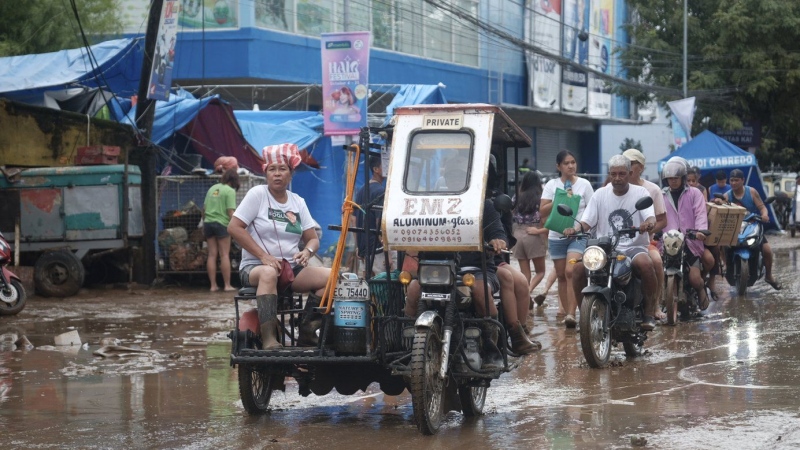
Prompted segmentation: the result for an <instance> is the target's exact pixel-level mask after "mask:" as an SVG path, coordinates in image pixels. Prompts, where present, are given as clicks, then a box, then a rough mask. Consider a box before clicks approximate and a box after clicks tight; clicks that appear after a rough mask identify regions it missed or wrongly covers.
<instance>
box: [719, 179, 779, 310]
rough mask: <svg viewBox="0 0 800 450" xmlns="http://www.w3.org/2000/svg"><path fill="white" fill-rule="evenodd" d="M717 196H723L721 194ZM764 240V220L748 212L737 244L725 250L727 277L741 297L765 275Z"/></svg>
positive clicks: (772, 200)
mask: <svg viewBox="0 0 800 450" xmlns="http://www.w3.org/2000/svg"><path fill="white" fill-rule="evenodd" d="M715 196H716V197H717V198H723V197H722V196H721V195H720V194H716V195H715ZM774 201H775V197H769V198H767V199H766V200H765V201H764V204H765V205H770V204H771V203H772V202H774ZM728 204H730V202H728ZM763 242H764V222H763V221H762V220H761V216H759V215H758V214H755V213H752V212H751V213H747V215H745V216H744V219H743V220H742V224H741V226H740V227H739V238H738V240H737V244H736V245H734V246H731V247H728V249H727V251H726V252H725V279H726V280H727V281H728V284H730V285H731V286H734V287H735V288H736V294H737V295H738V296H740V297H744V296H745V293H746V291H747V288H748V287H750V286H753V285H754V284H756V281H758V280H759V279H761V277H763V276H764V272H765V270H764V269H765V266H764V255H763V254H762V252H761V245H762V244H763Z"/></svg>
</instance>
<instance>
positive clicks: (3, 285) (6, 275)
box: [0, 233, 27, 316]
mask: <svg viewBox="0 0 800 450" xmlns="http://www.w3.org/2000/svg"><path fill="white" fill-rule="evenodd" d="M10 263H11V246H10V245H9V244H8V241H6V238H5V237H4V236H3V233H0V266H1V267H2V268H3V270H2V271H0V316H13V315H14V314H18V313H19V312H20V311H22V309H23V308H25V300H26V298H27V296H26V295H25V288H23V287H22V281H21V280H20V279H19V277H18V276H16V275H14V273H13V272H11V271H10V270H8V269H7V268H6V266H7V265H9V264H10Z"/></svg>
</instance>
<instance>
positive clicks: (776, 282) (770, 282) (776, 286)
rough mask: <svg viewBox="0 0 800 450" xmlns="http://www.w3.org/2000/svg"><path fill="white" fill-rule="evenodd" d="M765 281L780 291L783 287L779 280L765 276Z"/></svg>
mask: <svg viewBox="0 0 800 450" xmlns="http://www.w3.org/2000/svg"><path fill="white" fill-rule="evenodd" d="M764 281H766V282H767V284H768V285H770V286H772V289H775V290H776V291H780V290H781V288H783V286H781V284H780V283H779V282H778V280H773V281H769V280H768V279H766V278H764Z"/></svg>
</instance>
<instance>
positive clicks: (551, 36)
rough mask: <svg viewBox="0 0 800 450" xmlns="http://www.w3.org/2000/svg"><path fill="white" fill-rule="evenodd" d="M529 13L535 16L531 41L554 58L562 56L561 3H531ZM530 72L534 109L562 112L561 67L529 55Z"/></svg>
mask: <svg viewBox="0 0 800 450" xmlns="http://www.w3.org/2000/svg"><path fill="white" fill-rule="evenodd" d="M528 5H529V8H526V12H528V11H531V12H532V13H533V17H532V20H530V21H529V22H528V23H530V26H531V28H532V30H530V31H531V32H530V33H529V34H528V36H527V38H528V39H529V42H530V40H531V39H532V44H533V45H535V46H537V47H539V48H541V49H543V50H545V51H547V52H549V53H552V54H554V55H558V54H560V53H561V0H531V1H530V2H529V3H528ZM528 66H529V67H528V69H529V70H528V73H529V74H530V89H531V92H533V106H536V107H539V108H546V109H559V108H560V107H561V102H560V100H559V99H560V90H561V67H560V66H559V64H558V63H557V62H556V61H554V60H553V59H551V58H547V57H544V56H542V55H540V54H536V53H534V54H532V55H529V58H528Z"/></svg>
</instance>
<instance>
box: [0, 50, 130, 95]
mask: <svg viewBox="0 0 800 450" xmlns="http://www.w3.org/2000/svg"><path fill="white" fill-rule="evenodd" d="M90 49H91V56H93V57H94V58H92V57H91V56H90V54H89V52H88V51H87V50H86V48H77V49H71V50H61V51H58V52H52V53H40V54H34V55H21V56H7V57H3V58H0V95H1V96H2V97H5V98H8V99H10V100H14V101H18V102H22V103H28V104H32V105H39V106H42V105H44V98H43V94H44V92H45V91H48V90H55V89H67V88H72V87H79V86H87V87H99V86H102V87H103V89H106V90H109V91H111V92H113V93H114V94H116V95H117V96H119V97H131V96H132V95H135V94H136V92H137V91H138V89H139V78H140V76H141V71H142V59H143V55H144V39H142V38H136V39H114V40H111V41H106V42H101V43H99V44H96V45H93V46H91V47H90ZM93 61H94V62H96V66H95V65H93V64H92V62H93ZM95 67H97V68H98V69H99V70H94V68H95Z"/></svg>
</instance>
